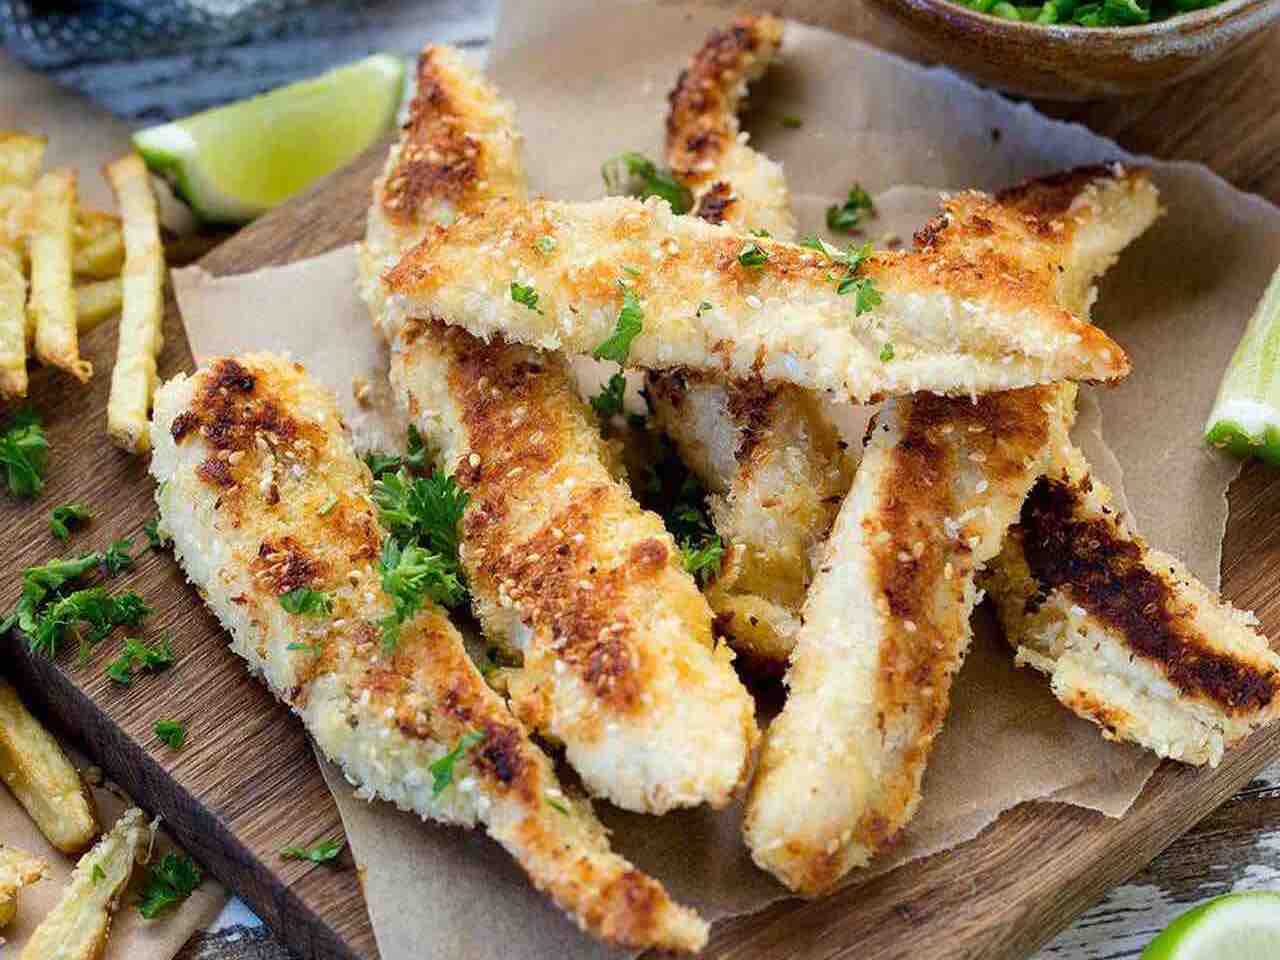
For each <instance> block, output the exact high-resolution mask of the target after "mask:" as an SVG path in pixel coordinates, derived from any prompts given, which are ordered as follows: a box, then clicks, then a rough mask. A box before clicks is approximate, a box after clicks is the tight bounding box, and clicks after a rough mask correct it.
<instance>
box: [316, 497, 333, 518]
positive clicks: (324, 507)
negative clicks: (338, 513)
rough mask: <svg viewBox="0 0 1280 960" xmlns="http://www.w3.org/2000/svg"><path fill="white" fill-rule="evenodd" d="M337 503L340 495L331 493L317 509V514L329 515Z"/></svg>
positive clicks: (320, 515) (319, 515) (321, 515)
mask: <svg viewBox="0 0 1280 960" xmlns="http://www.w3.org/2000/svg"><path fill="white" fill-rule="evenodd" d="M337 505H338V495H337V494H336V493H331V494H329V497H328V499H326V500H325V502H324V503H322V504H320V509H319V510H317V511H316V516H318V517H327V516H328V515H329V511H330V510H332V509H333V508H334V507H336V506H337Z"/></svg>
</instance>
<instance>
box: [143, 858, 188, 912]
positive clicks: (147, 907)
mask: <svg viewBox="0 0 1280 960" xmlns="http://www.w3.org/2000/svg"><path fill="white" fill-rule="evenodd" d="M201 879H202V874H201V873H200V868H199V867H198V866H196V864H195V861H193V860H192V859H191V858H190V857H188V856H185V855H180V854H177V853H166V854H165V855H164V857H162V858H161V860H160V862H159V863H157V864H154V865H152V866H151V867H150V868H149V869H148V871H147V885H146V887H144V888H143V891H142V896H141V898H140V899H139V900H138V912H139V913H140V914H142V915H143V916H144V917H146V918H147V919H148V920H154V919H155V918H156V917H158V916H159V915H160V914H162V913H164V912H165V911H166V910H171V909H173V908H174V907H176V906H177V905H178V904H180V903H182V901H184V900H186V899H187V897H189V896H191V894H192V893H194V892H195V889H196V887H198V886H200V880H201Z"/></svg>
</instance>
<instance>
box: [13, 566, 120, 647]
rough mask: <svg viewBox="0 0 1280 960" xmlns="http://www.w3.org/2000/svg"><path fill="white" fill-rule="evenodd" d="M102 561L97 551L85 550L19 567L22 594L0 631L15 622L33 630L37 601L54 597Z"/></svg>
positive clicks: (31, 632)
mask: <svg viewBox="0 0 1280 960" xmlns="http://www.w3.org/2000/svg"><path fill="white" fill-rule="evenodd" d="M101 561H102V555H101V554H98V553H86V554H84V555H83V556H80V557H74V558H72V559H70V560H50V561H49V562H48V563H46V564H43V565H42V566H38V567H27V568H26V569H25V570H23V571H22V596H20V597H19V598H18V605H17V607H15V608H14V610H13V613H11V614H10V615H9V616H8V617H7V618H6V619H5V621H4V623H2V624H0V634H4V633H8V632H9V631H10V630H11V629H13V627H14V626H15V625H16V626H17V627H18V628H19V629H20V630H21V631H22V632H23V633H25V634H27V636H31V635H32V634H34V633H35V631H36V614H37V613H38V612H39V610H40V607H41V605H43V604H45V603H46V602H48V601H49V600H51V599H53V598H55V597H56V596H57V595H58V592H59V591H60V590H61V589H62V588H63V587H64V586H66V585H67V584H68V583H72V582H74V581H76V580H79V579H80V578H81V577H83V576H84V575H85V574H86V573H88V572H89V571H90V570H92V569H93V568H94V567H96V566H97V565H98V564H99V563H100V562H101Z"/></svg>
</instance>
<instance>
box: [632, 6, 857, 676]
mask: <svg viewBox="0 0 1280 960" xmlns="http://www.w3.org/2000/svg"><path fill="white" fill-rule="evenodd" d="M781 39H782V21H781V20H779V19H778V18H777V17H772V16H754V15H751V14H745V15H743V16H740V17H738V18H737V19H735V20H734V21H733V23H732V24H731V25H730V27H729V28H728V29H726V30H716V31H714V32H712V34H711V35H710V36H709V37H708V38H707V40H706V42H705V43H704V44H703V45H702V47H701V49H699V50H698V52H697V53H695V54H694V56H693V60H692V62H691V63H690V65H689V67H688V69H686V70H684V71H683V72H682V73H681V74H680V79H679V81H678V82H677V83H676V87H675V89H674V90H672V91H671V95H670V97H669V98H668V99H669V100H670V103H671V109H670V111H669V112H668V114H667V165H668V166H669V167H671V169H672V172H673V174H674V175H675V176H676V177H677V178H678V179H679V180H680V181H681V182H682V183H684V185H685V186H687V187H689V188H690V189H691V190H693V191H694V194H695V197H696V198H697V204H696V207H695V211H696V214H697V216H699V217H701V218H702V219H703V220H706V221H707V222H708V223H723V224H726V225H728V226H730V227H733V228H734V229H736V230H738V231H739V232H741V233H746V232H747V231H748V230H751V229H761V228H763V229H766V230H768V232H769V233H770V234H771V235H772V236H774V237H776V238H778V239H779V240H791V239H793V238H794V237H795V232H796V230H795V218H794V217H793V216H792V214H791V201H790V196H789V194H788V191H787V181H786V178H785V177H784V176H783V173H782V167H781V166H780V165H778V164H777V163H775V162H773V161H772V160H770V159H769V158H768V157H766V156H765V155H764V154H762V153H758V152H757V151H755V150H753V149H751V147H749V146H747V144H746V142H745V139H744V138H743V137H742V136H740V134H739V129H738V117H737V111H738V109H739V108H740V106H741V103H742V99H743V94H744V92H745V89H746V83H748V82H750V81H752V80H755V79H757V78H758V77H759V76H760V75H762V74H763V73H764V71H765V69H766V68H767V67H768V65H769V62H770V61H771V60H772V59H773V58H774V56H775V55H776V54H777V51H778V45H779V43H780V42H781ZM647 386H648V394H647V396H648V400H649V406H650V408H651V409H652V411H653V414H654V417H655V419H656V421H657V423H658V425H659V426H660V427H661V428H662V430H663V432H665V433H666V434H667V436H669V437H670V438H671V440H672V442H673V443H674V444H675V446H676V450H677V451H678V452H679V454H680V458H681V459H682V460H683V461H684V462H685V464H687V465H688V466H689V467H690V468H691V469H692V470H693V471H694V473H695V474H696V475H697V477H698V479H699V480H701V481H702V484H703V486H705V487H706V489H707V491H708V494H709V496H708V505H709V506H710V509H711V517H712V521H713V523H714V525H715V529H716V532H717V533H718V534H719V535H720V537H721V539H722V540H723V541H724V543H725V545H726V547H727V548H728V549H727V553H726V560H725V562H724V563H723V564H722V567H721V570H720V571H719V573H718V575H717V576H716V578H715V579H714V581H713V582H712V583H711V584H710V585H709V588H708V590H707V600H708V601H709V602H710V604H711V608H712V609H713V610H714V611H715V612H716V614H717V615H718V617H719V620H718V621H717V625H718V628H719V629H720V630H721V631H722V632H723V633H724V634H725V636H726V637H727V639H728V640H729V642H730V644H732V645H733V647H734V649H735V650H737V651H738V652H739V653H741V654H743V655H745V656H746V657H747V658H748V659H749V660H750V661H751V662H752V663H753V665H755V666H756V667H757V668H763V669H767V670H779V669H781V668H782V667H783V666H784V665H785V663H786V658H787V654H789V653H790V652H791V647H792V644H793V643H794V642H795V632H796V630H798V629H799V627H800V607H801V605H802V604H803V603H804V595H805V592H806V591H807V590H808V589H809V583H810V582H811V581H812V579H813V557H814V556H815V554H816V552H817V550H818V547H819V546H820V545H821V543H822V542H823V540H825V539H826V537H827V534H828V533H829V532H830V530H831V524H832V523H833V522H835V518H836V511H837V510H838V509H839V508H840V501H841V500H842V499H843V498H844V495H845V494H846V493H847V492H848V490H849V484H850V483H851V482H852V480H853V469H852V467H853V465H852V459H853V458H852V457H850V456H848V455H847V454H846V451H845V449H844V446H845V445H844V443H843V441H842V440H841V439H840V434H839V431H838V430H837V429H836V428H835V426H834V424H833V423H832V421H831V419H830V417H829V416H827V411H826V410H824V408H823V403H822V400H821V398H820V397H817V396H815V395H813V394H812V393H810V392H809V391H806V390H804V389H802V388H800V387H796V386H793V385H790V384H779V383H772V384H770V383H765V382H764V381H763V380H761V379H760V378H759V377H758V376H757V377H753V378H751V379H749V380H742V381H738V382H733V381H729V380H725V379H723V378H721V377H718V376H713V375H709V374H707V373H704V372H699V371H695V370H685V369H681V370H666V371H651V372H650V373H649V374H648V377H647Z"/></svg>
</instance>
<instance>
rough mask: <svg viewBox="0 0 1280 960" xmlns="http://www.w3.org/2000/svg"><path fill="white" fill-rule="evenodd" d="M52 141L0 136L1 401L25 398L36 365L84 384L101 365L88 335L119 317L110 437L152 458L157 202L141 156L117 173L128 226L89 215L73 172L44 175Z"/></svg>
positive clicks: (111, 174)
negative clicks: (86, 344) (84, 348)
mask: <svg viewBox="0 0 1280 960" xmlns="http://www.w3.org/2000/svg"><path fill="white" fill-rule="evenodd" d="M45 146H46V141H45V139H44V137H41V136H37V135H33V134H28V133H21V132H6V131H0V398H2V399H5V400H14V399H19V398H22V397H25V396H26V395H27V386H28V378H27V361H28V358H29V357H33V358H34V359H36V360H37V361H39V362H40V363H42V364H45V365H46V366H52V367H57V368H58V369H60V370H63V371H65V372H67V373H69V374H70V375H71V376H73V377H75V378H76V379H77V380H79V381H80V382H81V383H85V382H87V381H88V380H89V379H90V378H91V377H92V376H93V365H92V364H91V363H89V362H88V361H87V360H85V359H84V358H83V357H81V356H80V334H82V333H84V332H86V331H88V330H90V329H92V328H94V327H95V326H97V325H98V324H100V323H101V322H102V321H104V320H105V319H107V318H108V317H111V316H114V315H115V314H116V313H117V312H119V313H120V315H121V322H120V327H119V345H118V348H117V353H116V362H115V367H114V369H113V370H112V376H111V394H110V398H109V400H108V404H107V432H108V433H109V434H110V436H111V439H112V440H113V441H114V442H115V443H116V444H117V445H119V446H120V447H122V448H124V449H125V450H128V451H131V452H135V453H142V452H145V451H146V450H147V449H148V447H149V439H148V436H147V413H148V411H149V409H150V404H151V394H152V392H153V391H154V389H155V383H156V355H157V354H158V353H159V351H160V347H161V343H162V342H161V332H160V328H161V321H162V318H163V303H164V300H163V289H164V277H165V263H164V247H163V246H162V244H161V240H160V219H159V213H158V206H157V203H156V197H155V193H154V191H153V190H152V187H151V181H150V178H149V176H148V174H147V168H146V165H145V164H144V163H143V162H142V159H141V158H140V157H138V156H137V155H136V154H128V155H126V156H123V157H121V158H119V159H118V160H115V161H113V162H111V163H110V164H108V165H107V166H106V167H105V168H104V169H103V175H104V176H105V177H106V179H107V180H108V181H109V182H110V184H111V187H112V189H113V190H114V191H115V195H116V199H117V203H118V204H119V207H120V213H119V215H118V216H117V215H115V214H111V213H104V212H102V211H98V210H88V209H85V208H83V207H81V206H80V205H79V203H78V201H77V196H76V174H75V171H73V170H70V169H66V168H59V169H54V170H47V171H44V172H43V173H42V172H41V167H42V166H43V162H44V152H45Z"/></svg>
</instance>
